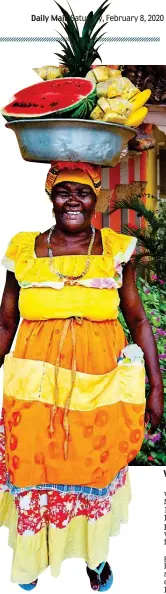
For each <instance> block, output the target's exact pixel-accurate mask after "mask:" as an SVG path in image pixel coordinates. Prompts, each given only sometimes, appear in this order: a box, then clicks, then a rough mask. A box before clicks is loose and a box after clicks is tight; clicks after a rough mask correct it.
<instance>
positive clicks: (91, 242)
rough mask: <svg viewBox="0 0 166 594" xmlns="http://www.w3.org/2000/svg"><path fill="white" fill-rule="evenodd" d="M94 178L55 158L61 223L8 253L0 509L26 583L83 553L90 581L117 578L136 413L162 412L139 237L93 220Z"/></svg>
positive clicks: (0, 330)
mask: <svg viewBox="0 0 166 594" xmlns="http://www.w3.org/2000/svg"><path fill="white" fill-rule="evenodd" d="M100 187H101V171H100V167H99V166H95V165H89V164H87V163H61V162H54V163H52V165H51V168H50V170H49V172H48V175H47V179H46V191H47V193H48V195H49V198H50V200H51V203H52V207H53V214H54V216H55V220H56V223H55V225H54V226H53V227H51V229H47V230H46V231H44V232H43V233H40V232H39V231H36V232H31V231H30V232H20V233H18V234H16V235H15V236H14V237H13V238H12V239H11V241H10V243H9V245H8V248H7V251H6V254H5V256H4V258H3V264H4V265H5V266H6V268H7V279H6V285H5V289H4V293H3V298H2V304H1V309H0V363H1V365H2V364H3V362H4V400H3V411H2V418H1V425H0V453H1V458H0V474H1V479H0V482H1V495H0V520H1V524H5V525H7V526H8V527H9V531H10V543H11V544H12V546H13V547H14V557H13V566H12V577H11V579H12V582H14V583H17V584H19V585H21V587H22V588H23V589H25V590H31V589H33V588H34V587H35V586H36V584H37V578H38V576H39V574H40V573H41V572H42V571H44V570H45V569H46V567H47V566H48V564H49V565H50V567H51V573H52V575H53V576H54V577H56V576H58V575H59V572H60V566H61V562H62V560H63V559H65V558H69V557H82V558H83V559H84V560H85V562H86V571H87V574H88V576H89V579H90V584H91V588H92V589H93V590H95V589H96V590H97V589H98V590H99V591H104V590H106V589H108V588H109V587H110V586H111V584H112V580H113V575H112V570H111V568H110V566H109V564H108V562H107V561H106V559H107V554H108V550H109V536H110V535H113V534H114V533H117V526H120V522H121V521H126V519H127V508H128V503H129V500H130V485H129V477H128V463H129V462H131V461H132V460H133V459H134V458H135V456H136V455H137V453H138V451H139V450H140V447H141V444H142V441H143V435H144V421H145V422H148V421H150V422H151V428H152V431H154V430H155V429H156V427H157V425H158V424H159V422H160V420H161V417H162V412H163V387H162V380H161V374H160V368H159V363H158V356H157V350H156V345H155V341H154V337H153V334H152V330H151V327H150V325H149V322H148V320H147V318H146V315H145V311H144V309H143V305H142V303H141V300H140V297H139V295H138V292H137V288H136V285H135V282H134V272H133V268H132V264H131V262H130V257H131V254H132V252H133V251H134V249H135V245H136V240H135V238H133V237H129V236H126V235H122V234H118V233H116V232H114V231H113V230H112V229H108V228H103V229H101V231H99V230H97V229H95V228H94V227H93V225H92V224H91V220H92V216H93V214H94V211H95V205H96V203H97V202H98V206H99V201H100ZM119 304H120V307H121V310H122V312H123V314H124V317H125V319H126V322H127V325H128V327H129V329H130V332H131V335H132V338H133V342H134V345H132V346H131V345H127V340H126V337H125V335H124V332H123V329H122V326H121V324H120V322H119V321H118V319H117V316H118V306H119ZM20 316H21V318H22V320H21V323H20V325H19V320H20ZM18 325H19V329H18V334H17V339H16V345H15V348H14V351H13V352H10V348H11V345H12V342H13V339H14V336H15V334H16V331H17V328H18ZM144 359H145V366H146V373H147V375H148V378H149V382H150V387H151V391H150V395H149V397H148V399H147V403H146V411H145V366H144ZM144 413H145V414H144ZM4 436H5V438H4Z"/></svg>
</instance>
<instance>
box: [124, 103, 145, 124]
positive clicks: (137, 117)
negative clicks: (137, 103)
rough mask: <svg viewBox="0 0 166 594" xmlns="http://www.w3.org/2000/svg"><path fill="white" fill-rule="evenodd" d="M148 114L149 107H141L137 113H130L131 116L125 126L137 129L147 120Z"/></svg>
mask: <svg viewBox="0 0 166 594" xmlns="http://www.w3.org/2000/svg"><path fill="white" fill-rule="evenodd" d="M147 113H148V108H147V107H140V109H137V110H136V111H134V112H132V113H130V115H129V116H128V117H127V118H126V120H125V126H131V127H133V128H137V127H138V126H140V124H142V122H143V120H144V119H145V118H146V115H147Z"/></svg>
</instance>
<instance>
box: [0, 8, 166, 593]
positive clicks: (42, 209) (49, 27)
mask: <svg viewBox="0 0 166 594" xmlns="http://www.w3.org/2000/svg"><path fill="white" fill-rule="evenodd" d="M60 3H61V2H60ZM71 4H72V7H73V9H74V11H75V14H79V13H80V12H82V10H83V9H82V2H78V0H71ZM98 5H99V2H98V3H96V0H91V2H90V3H88V9H89V10H90V8H93V9H94V8H95V7H96V6H98ZM63 6H67V4H66V3H65V2H64V1H63ZM133 7H134V9H133ZM164 11H165V12H166V9H165V1H164V0H162V1H161V0H160V1H158V2H157V3H156V2H153V0H151V1H149V0H146V3H145V1H143V0H140V1H139V3H138V2H137V3H136V2H134V3H133V1H132V2H131V1H130V2H129V1H126V2H122V1H121V2H120V1H119V2H115V1H113V2H112V4H111V7H110V9H108V11H107V13H108V14H119V15H120V14H126V15H127V14H129V15H132V14H135V15H137V14H141V13H144V14H145V15H147V14H149V13H153V14H156V13H159V14H161V13H164ZM34 13H35V14H46V15H49V14H55V13H58V9H57V8H56V5H55V4H54V2H53V1H52V0H47V2H46V1H44V0H40V2H39V0H33V1H32V0H30V1H29V3H23V2H22V1H21V0H16V2H15V3H12V2H9V1H8V2H7V1H6V2H3V6H2V7H1V23H0V35H1V36H3V37H5V36H22V37H23V36H27V35H28V36H41V37H44V36H56V31H55V29H58V28H59V25H58V23H57V24H54V23H51V24H50V23H47V24H46V23H41V22H40V23H37V22H36V23H32V22H31V21H30V15H31V14H34ZM84 14H85V12H84ZM165 18H166V16H165ZM59 30H60V28H59ZM165 30H166V27H165V22H164V24H163V23H159V24H158V23H149V24H148V23H146V24H142V25H141V24H140V23H137V24H135V25H134V24H131V23H128V24H127V23H121V24H120V23H118V24H116V23H110V24H109V23H108V25H107V29H106V32H107V35H108V36H140V35H141V36H143V35H146V36H158V35H160V36H161V42H160V44H159V43H158V44H156V43H151V44H148V43H146V44H145V43H142V44H138V43H135V44H134V43H133V44H129V43H123V44H120V43H106V44H105V45H104V46H103V48H101V50H100V51H101V56H102V60H103V62H104V63H109V64H114V63H115V64H117V63H121V62H122V61H123V63H126V64H130V63H134V64H140V63H141V64H147V63H150V64H164V63H165V52H164V37H165ZM56 50H57V51H58V45H56V44H55V42H54V43H11V42H10V43H0V63H1V82H2V81H3V85H1V92H0V106H3V105H5V104H7V103H8V102H9V99H10V97H12V95H13V94H14V92H15V91H17V90H19V89H21V88H23V87H25V86H28V85H30V84H33V83H35V82H40V79H39V78H38V76H37V74H35V73H34V72H33V71H32V68H33V67H39V66H43V65H45V64H56V56H54V52H55V51H56ZM122 56H123V59H122ZM0 167H1V216H0V258H2V256H3V254H4V251H5V250H6V246H7V243H8V241H9V240H10V239H11V237H12V236H13V235H14V234H15V233H17V232H18V231H24V230H37V231H38V230H39V231H43V230H44V229H46V228H48V227H50V226H51V224H52V222H53V219H52V216H51V204H50V202H49V200H48V197H47V195H46V194H45V192H44V183H45V177H46V173H47V170H48V166H47V165H42V164H33V163H26V162H24V161H23V159H22V158H21V155H20V152H19V148H18V145H17V140H16V138H15V135H14V133H13V132H12V131H9V130H7V129H6V128H5V120H4V119H3V118H2V117H0ZM4 281H5V271H4V270H3V269H2V267H1V270H0V289H1V293H2V290H3V284H4ZM0 388H1V395H2V370H1V372H0ZM130 477H131V486H132V496H133V498H132V502H131V504H130V508H129V524H128V526H122V528H121V534H120V536H117V537H114V538H112V539H111V540H110V553H109V559H108V560H109V562H110V563H111V565H112V568H113V571H114V586H113V588H112V593H113V594H121V593H124V592H127V594H133V592H134V594H139V593H140V590H142V591H143V592H147V593H148V594H149V593H151V594H156V591H157V592H159V594H162V593H163V592H164V585H163V573H164V570H163V555H164V552H163V550H164V546H163V542H164V503H163V501H164V488H165V490H166V479H165V478H164V473H163V470H162V468H155V467H154V468H149V467H148V468H146V467H139V468H138V467H135V468H134V467H131V468H130ZM0 559H1V566H0V569H1V588H2V587H4V588H6V589H7V590H6V591H7V592H14V591H16V589H17V591H18V588H17V586H16V585H13V584H11V582H10V566H11V559H12V551H11V549H9V548H8V545H7V530H6V529H5V528H3V529H1V531H0ZM46 588H48V589H49V591H50V594H51V593H53V592H54V591H58V592H59V594H60V593H61V592H63V591H64V589H66V590H67V589H72V591H73V593H74V592H77V591H78V589H79V592H80V594H82V593H83V592H84V593H85V592H86V591H87V592H88V591H90V589H89V585H88V578H87V577H86V573H85V567H84V562H83V560H79V559H78V560H74V559H73V560H68V561H64V563H63V564H62V569H61V575H60V577H59V578H57V580H56V581H55V580H54V579H53V578H51V577H50V572H49V570H47V571H46V572H45V573H44V574H43V575H42V576H41V578H40V592H41V594H42V593H43V594H44V592H45V590H46Z"/></svg>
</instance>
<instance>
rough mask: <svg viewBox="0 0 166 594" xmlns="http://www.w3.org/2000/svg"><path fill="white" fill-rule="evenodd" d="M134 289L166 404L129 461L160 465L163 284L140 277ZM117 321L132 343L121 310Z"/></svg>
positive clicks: (165, 340)
mask: <svg viewBox="0 0 166 594" xmlns="http://www.w3.org/2000/svg"><path fill="white" fill-rule="evenodd" d="M161 283H162V284H161ZM137 288H138V291H139V294H140V297H141V300H142V302H143V306H144V309H145V311H146V315H147V318H148V320H149V322H150V324H151V326H152V331H153V334H154V337H155V340H156V343H157V349H158V355H159V361H160V369H161V373H162V379H163V384H164V395H165V403H164V415H163V419H162V421H161V424H160V426H159V427H158V429H157V432H156V434H155V436H151V437H150V436H149V435H148V434H146V433H145V439H144V442H143V444H142V448H141V450H140V452H139V454H138V455H137V457H136V458H135V460H134V461H133V463H131V464H133V465H135V466H137V465H138V466H141V465H142V466H144V465H146V466H154V465H155V466H163V465H165V464H166V284H165V283H164V282H163V280H161V279H160V282H159V281H157V279H156V277H155V279H154V282H153V283H151V284H149V283H148V282H147V281H145V280H144V279H142V278H138V279H137ZM119 320H120V322H121V324H122V326H123V328H124V331H125V334H126V336H127V339H128V342H129V343H131V342H133V341H132V338H131V335H130V332H129V329H128V328H127V326H126V322H125V320H124V318H123V316H122V313H121V312H120V314H119ZM148 393H149V382H148V378H146V395H148Z"/></svg>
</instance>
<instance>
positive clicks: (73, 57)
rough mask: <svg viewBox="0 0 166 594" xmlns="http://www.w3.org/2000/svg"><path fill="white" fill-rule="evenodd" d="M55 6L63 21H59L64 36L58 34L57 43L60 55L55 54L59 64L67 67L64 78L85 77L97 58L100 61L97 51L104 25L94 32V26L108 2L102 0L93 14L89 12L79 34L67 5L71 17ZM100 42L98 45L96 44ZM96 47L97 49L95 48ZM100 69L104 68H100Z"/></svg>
mask: <svg viewBox="0 0 166 594" xmlns="http://www.w3.org/2000/svg"><path fill="white" fill-rule="evenodd" d="M56 4H57V6H58V7H59V8H60V10H61V13H62V15H63V17H64V19H65V20H63V21H61V25H62V27H63V29H64V32H65V33H66V36H65V37H63V35H61V34H60V40H59V43H60V45H61V46H62V50H63V51H62V53H61V54H59V53H57V52H56V56H58V58H59V60H60V64H63V66H65V67H67V68H68V70H69V72H68V73H67V74H65V76H81V77H85V76H86V74H87V72H88V71H89V70H90V67H91V66H92V64H93V63H94V60H96V59H97V58H98V59H99V60H100V61H101V58H100V54H99V52H98V49H99V47H100V45H101V43H102V39H103V35H104V33H102V34H101V31H102V30H103V28H104V27H105V25H106V23H104V24H102V25H101V24H100V26H99V27H98V28H97V30H96V31H95V32H94V29H95V27H96V25H97V24H98V23H99V22H100V20H101V18H102V15H103V13H104V12H105V10H107V8H108V7H109V5H110V2H108V1H107V0H104V2H102V4H101V5H100V6H99V8H98V9H97V10H96V11H95V12H93V11H91V12H89V14H88V15H87V18H86V20H85V23H84V26H83V29H82V33H81V34H80V33H79V29H78V25H77V20H76V18H75V15H74V13H73V10H72V8H71V6H70V4H69V3H68V5H69V8H70V11H71V16H70V14H69V13H68V12H67V10H65V9H64V8H63V7H62V6H61V5H60V4H59V3H58V2H56ZM99 42H100V45H98V43H99ZM96 46H97V47H96ZM101 68H104V67H103V66H101ZM93 72H94V71H93Z"/></svg>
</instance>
